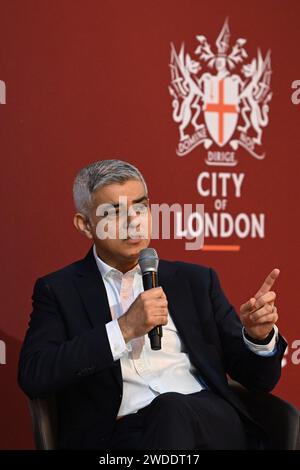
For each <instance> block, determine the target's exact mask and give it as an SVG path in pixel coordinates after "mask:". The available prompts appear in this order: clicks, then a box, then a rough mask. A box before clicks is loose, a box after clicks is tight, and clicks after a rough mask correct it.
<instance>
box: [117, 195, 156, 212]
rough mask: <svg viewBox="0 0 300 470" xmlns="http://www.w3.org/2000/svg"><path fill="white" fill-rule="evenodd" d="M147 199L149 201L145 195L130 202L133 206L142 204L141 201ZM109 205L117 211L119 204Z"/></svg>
mask: <svg viewBox="0 0 300 470" xmlns="http://www.w3.org/2000/svg"><path fill="white" fill-rule="evenodd" d="M148 199H149V198H148V196H147V194H143V196H141V197H139V198H138V199H134V200H133V201H132V203H133V204H137V203H139V202H142V201H148ZM111 205H112V206H113V207H114V208H115V209H117V208H118V207H119V205H120V204H119V203H116V204H113V203H111Z"/></svg>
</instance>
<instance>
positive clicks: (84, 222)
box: [73, 212, 93, 240]
mask: <svg viewBox="0 0 300 470" xmlns="http://www.w3.org/2000/svg"><path fill="white" fill-rule="evenodd" d="M73 223H74V226H75V228H76V229H77V230H78V232H80V233H82V235H85V236H86V237H87V238H89V239H90V240H92V239H93V234H92V231H91V224H90V222H89V219H88V218H87V217H86V216H85V215H83V214H81V213H80V212H77V213H76V214H75V215H74V219H73Z"/></svg>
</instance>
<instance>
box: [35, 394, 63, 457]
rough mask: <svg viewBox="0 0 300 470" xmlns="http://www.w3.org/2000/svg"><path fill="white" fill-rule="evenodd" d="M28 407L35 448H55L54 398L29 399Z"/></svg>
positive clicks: (55, 418)
mask: <svg viewBox="0 0 300 470" xmlns="http://www.w3.org/2000/svg"><path fill="white" fill-rule="evenodd" d="M29 409H30V414H31V419H32V425H33V433H34V441H35V446H36V449H37V450H52V449H56V448H57V410H56V401H55V398H54V397H53V398H48V399H41V398H35V399H29Z"/></svg>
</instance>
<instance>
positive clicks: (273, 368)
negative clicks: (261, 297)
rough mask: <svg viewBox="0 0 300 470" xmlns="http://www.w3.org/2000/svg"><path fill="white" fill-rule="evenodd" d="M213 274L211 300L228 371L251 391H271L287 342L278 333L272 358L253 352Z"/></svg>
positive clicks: (275, 382)
mask: <svg viewBox="0 0 300 470" xmlns="http://www.w3.org/2000/svg"><path fill="white" fill-rule="evenodd" d="M210 273H211V291H210V297H211V302H212V305H213V312H214V316H215V322H216V324H217V328H218V332H219V337H220V341H221V345H222V352H223V357H224V360H225V368H226V372H227V373H228V374H229V376H230V377H231V378H232V379H233V380H236V381H237V382H239V383H241V384H242V385H244V386H245V387H246V388H248V389H252V390H261V391H271V390H272V389H273V388H274V387H275V385H276V384H277V382H278V380H279V378H280V375H281V360H282V357H283V354H284V351H285V349H286V346H287V343H286V341H285V340H284V339H283V337H282V336H281V335H280V334H279V337H278V342H277V345H276V352H275V354H274V355H273V356H261V355H258V354H256V353H254V352H252V351H251V350H250V349H249V348H248V347H247V346H246V344H245V342H244V340H243V336H242V324H241V322H240V319H239V317H238V315H237V314H236V312H235V310H234V308H233V306H232V305H230V303H229V302H228V300H227V298H226V296H225V295H224V292H223V290H222V288H221V286H220V282H219V279H218V276H217V274H216V273H215V271H214V270H212V269H211V270H210Z"/></svg>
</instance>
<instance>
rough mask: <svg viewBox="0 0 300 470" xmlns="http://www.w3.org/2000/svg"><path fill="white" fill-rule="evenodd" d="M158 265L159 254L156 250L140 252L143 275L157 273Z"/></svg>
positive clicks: (147, 249) (150, 249)
mask: <svg viewBox="0 0 300 470" xmlns="http://www.w3.org/2000/svg"><path fill="white" fill-rule="evenodd" d="M158 263H159V258H158V254H157V252H156V250H154V248H144V249H143V250H141V251H140V255H139V265H140V267H141V270H142V273H143V274H144V273H146V272H149V271H154V272H157V269H158Z"/></svg>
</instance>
